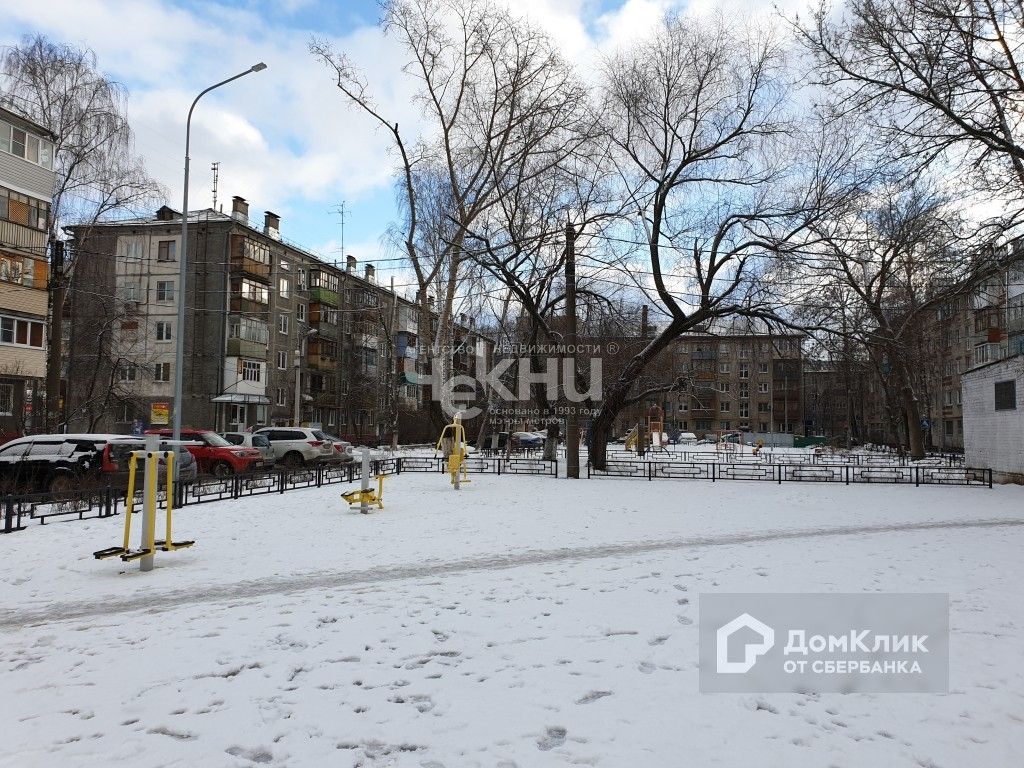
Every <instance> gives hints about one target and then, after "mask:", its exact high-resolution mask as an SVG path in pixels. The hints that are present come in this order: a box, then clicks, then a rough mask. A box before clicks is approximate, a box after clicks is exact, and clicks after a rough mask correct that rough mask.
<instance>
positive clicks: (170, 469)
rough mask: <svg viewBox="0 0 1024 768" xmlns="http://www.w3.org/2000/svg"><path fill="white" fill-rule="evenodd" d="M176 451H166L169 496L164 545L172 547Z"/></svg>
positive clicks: (165, 488) (165, 487)
mask: <svg viewBox="0 0 1024 768" xmlns="http://www.w3.org/2000/svg"><path fill="white" fill-rule="evenodd" d="M174 460H175V456H174V451H165V452H164V461H165V462H166V463H167V484H166V485H165V486H164V493H165V495H166V496H167V533H166V534H165V535H164V546H165V547H167V549H171V547H172V544H171V513H172V512H173V511H174V501H173V498H172V497H173V496H174Z"/></svg>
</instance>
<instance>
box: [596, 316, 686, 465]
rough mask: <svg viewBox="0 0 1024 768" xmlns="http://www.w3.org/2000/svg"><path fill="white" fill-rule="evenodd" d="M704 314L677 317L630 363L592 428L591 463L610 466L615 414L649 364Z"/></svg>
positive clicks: (610, 390)
mask: <svg viewBox="0 0 1024 768" xmlns="http://www.w3.org/2000/svg"><path fill="white" fill-rule="evenodd" d="M703 319H704V318H703V317H695V316H693V315H691V316H690V317H689V318H687V319H686V320H673V321H672V322H671V323H669V324H668V325H667V326H665V330H663V331H662V332H661V333H660V334H658V336H656V337H655V338H654V339H652V340H651V343H650V344H648V345H647V346H646V347H644V348H643V349H642V350H641V351H640V352H638V353H637V354H636V355H634V356H633V358H632V359H631V360H630V361H629V362H628V363H626V367H625V368H623V370H622V373H621V374H619V378H618V379H616V380H615V381H614V382H613V383H612V385H611V387H610V388H609V390H608V391H607V392H605V393H604V397H603V398H602V401H601V410H599V411H598V412H597V416H596V417H595V418H594V423H593V425H592V427H591V446H590V463H591V465H592V466H593V467H594V468H595V469H600V470H603V469H605V467H606V466H607V452H608V450H607V449H608V436H609V434H610V433H611V430H612V427H613V426H614V425H615V417H616V416H618V415H619V413H621V412H622V409H623V408H625V407H626V406H627V405H628V404H629V403H628V399H629V398H628V395H629V390H630V388H631V387H632V386H633V385H634V384H635V383H636V381H637V380H638V379H639V378H640V374H641V373H643V372H644V369H646V367H647V364H648V363H649V362H650V361H651V360H653V359H654V358H655V357H657V356H658V355H659V354H661V352H662V350H664V349H665V347H667V346H668V345H669V344H670V343H671V342H672V341H673V340H674V339H676V338H678V337H679V335H680V334H681V333H683V331H685V330H687V328H689V327H691V326H693V325H696V324H697V323H699V322H701V321H702V320H703Z"/></svg>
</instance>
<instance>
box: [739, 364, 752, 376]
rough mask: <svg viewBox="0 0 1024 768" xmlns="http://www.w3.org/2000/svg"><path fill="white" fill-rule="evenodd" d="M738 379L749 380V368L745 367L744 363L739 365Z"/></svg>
mask: <svg viewBox="0 0 1024 768" xmlns="http://www.w3.org/2000/svg"><path fill="white" fill-rule="evenodd" d="M740 378H741V379H749V378H750V366H749V365H747V364H746V363H740Z"/></svg>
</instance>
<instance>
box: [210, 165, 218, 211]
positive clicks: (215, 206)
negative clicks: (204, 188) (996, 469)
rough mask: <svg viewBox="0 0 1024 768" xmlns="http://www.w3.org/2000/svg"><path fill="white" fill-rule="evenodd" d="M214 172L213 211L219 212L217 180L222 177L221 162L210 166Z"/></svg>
mask: <svg viewBox="0 0 1024 768" xmlns="http://www.w3.org/2000/svg"><path fill="white" fill-rule="evenodd" d="M210 168H211V169H212V170H213V210H215V211H216V210H217V178H218V177H219V176H220V160H218V161H217V162H215V163H213V164H211V165H210Z"/></svg>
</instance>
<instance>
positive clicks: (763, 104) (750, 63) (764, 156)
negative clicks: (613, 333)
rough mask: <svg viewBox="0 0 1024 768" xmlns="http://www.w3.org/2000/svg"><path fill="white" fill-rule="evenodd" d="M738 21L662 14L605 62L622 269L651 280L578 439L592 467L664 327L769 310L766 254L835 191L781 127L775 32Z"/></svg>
mask: <svg viewBox="0 0 1024 768" xmlns="http://www.w3.org/2000/svg"><path fill="white" fill-rule="evenodd" d="M737 29H738V28H737V25H735V24H733V23H728V24H727V23H725V22H724V21H722V20H710V19H701V18H692V17H687V18H685V19H684V18H669V19H667V20H666V21H665V23H664V25H663V26H662V28H661V29H660V30H659V31H658V32H657V33H656V34H655V35H654V37H653V39H651V40H646V41H644V42H642V43H641V44H639V45H638V46H637V47H635V48H634V49H632V50H630V51H627V52H625V53H623V54H620V55H617V56H615V57H613V58H611V59H610V60H609V61H608V63H607V65H606V68H605V82H604V92H605V100H606V108H607V112H608V120H609V131H610V133H611V136H612V140H613V142H614V144H615V146H616V151H617V162H618V167H619V171H620V174H621V177H622V180H623V186H624V189H625V193H624V194H625V195H626V198H627V200H628V201H629V204H630V207H631V208H632V209H633V210H635V211H636V213H637V218H638V222H637V223H636V224H635V225H634V228H633V231H634V232H635V235H634V236H635V239H636V241H637V242H638V243H639V244H640V250H639V251H638V256H637V259H638V261H639V264H638V265H634V266H633V267H632V271H633V273H634V274H636V273H640V274H641V275H642V276H643V277H644V278H645V279H644V281H643V282H645V283H647V284H648V285H653V288H652V290H651V294H652V296H651V298H652V299H653V301H654V306H655V307H656V310H657V311H659V312H660V313H661V315H662V317H661V318H660V319H659V320H658V322H657V328H656V329H655V332H654V333H653V334H652V336H651V338H650V340H649V341H647V342H646V343H645V344H644V346H643V348H642V349H641V350H640V351H639V352H638V353H636V354H635V355H633V357H631V358H630V359H629V361H628V362H627V363H626V365H625V366H624V367H623V368H622V370H621V371H619V375H618V377H617V378H616V379H615V380H614V381H613V382H612V383H611V384H610V385H609V386H608V387H607V388H606V389H605V391H604V393H603V394H604V398H603V403H602V407H601V410H600V411H599V413H598V415H597V417H596V418H595V420H594V423H593V434H592V442H591V461H592V462H593V463H594V465H595V466H597V467H598V468H603V467H604V465H605V449H606V445H607V441H608V439H609V437H610V433H611V430H612V427H613V425H614V421H615V417H616V416H617V414H618V413H619V412H620V411H621V410H622V409H623V408H625V407H627V406H630V405H632V404H634V403H638V402H642V401H644V400H645V399H646V398H648V397H650V396H651V395H653V394H656V393H658V392H663V391H665V390H666V389H667V388H668V386H670V385H664V384H662V385H660V386H658V387H655V388H654V389H648V390H643V391H640V392H638V393H636V394H630V392H631V390H632V388H633V385H634V382H635V381H637V380H638V379H639V377H640V374H641V373H642V372H643V371H644V369H645V368H646V367H647V366H648V364H649V363H650V362H651V361H652V360H654V359H655V358H656V357H657V356H658V355H659V354H660V353H661V352H662V351H663V350H665V349H666V348H667V347H668V345H669V344H670V343H671V342H672V341H673V340H674V339H676V338H678V337H679V336H680V335H681V334H682V333H684V332H686V331H689V330H692V329H699V328H701V327H702V326H706V324H707V323H709V322H710V321H712V320H714V319H716V318H723V317H730V316H736V315H746V316H752V317H762V318H768V319H779V313H778V312H777V309H776V303H775V302H776V301H777V300H778V298H779V296H778V294H777V293H775V292H774V291H773V290H772V288H773V286H772V277H773V275H774V274H775V273H776V272H777V269H776V266H775V259H773V258H769V257H770V256H771V257H776V258H781V257H783V256H785V254H787V253H788V252H790V251H791V250H793V249H795V248H796V247H797V246H798V245H799V244H800V243H801V242H802V241H803V239H804V238H805V237H806V236H809V234H810V233H809V225H810V223H811V222H812V221H813V220H814V219H815V218H816V217H818V216H820V215H821V214H822V212H823V211H824V210H826V209H827V208H828V206H829V205H831V204H832V202H831V199H832V197H833V196H834V195H836V194H838V192H837V190H838V189H839V185H838V184H837V182H838V179H839V178H840V172H839V171H840V170H841V169H840V167H839V166H837V165H836V164H835V159H834V158H833V157H832V156H831V155H830V154H829V153H828V152H826V151H820V152H817V153H815V152H805V151H804V148H802V147H801V145H800V144H799V143H798V142H797V141H791V140H789V138H788V137H789V133H790V131H791V130H792V125H791V124H790V121H789V119H788V115H787V112H786V106H787V101H786V99H787V91H786V88H785V85H784V83H783V82H782V67H783V63H784V62H783V51H782V48H781V45H780V43H779V41H778V40H776V39H775V37H774V36H773V35H772V34H770V33H765V32H761V31H756V30H755V31H743V30H739V31H737ZM639 282H640V281H638V283H639Z"/></svg>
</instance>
